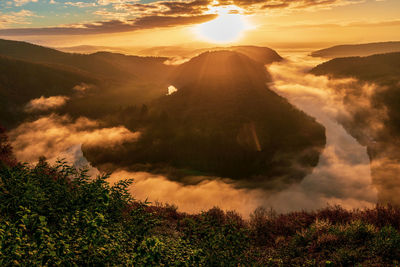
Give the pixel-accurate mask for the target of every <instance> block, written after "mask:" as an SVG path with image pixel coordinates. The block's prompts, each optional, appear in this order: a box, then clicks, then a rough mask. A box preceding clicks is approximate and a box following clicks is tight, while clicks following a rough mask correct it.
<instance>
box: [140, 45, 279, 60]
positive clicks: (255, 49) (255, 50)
mask: <svg viewBox="0 0 400 267" xmlns="http://www.w3.org/2000/svg"><path fill="white" fill-rule="evenodd" d="M223 50H229V51H235V52H239V53H242V54H244V55H246V56H248V57H249V58H251V59H253V60H255V61H258V62H261V63H263V64H271V63H273V62H277V61H281V60H282V59H283V58H282V57H281V56H280V55H279V54H278V53H277V52H276V51H274V50H272V49H271V48H268V47H262V46H253V45H247V46H228V47H221V46H218V47H207V48H199V49H191V48H187V47H185V48H182V47H174V46H163V47H152V48H148V49H143V50H140V51H139V52H138V53H139V54H143V55H153V56H159V55H164V56H168V57H176V56H179V57H182V58H191V57H195V56H197V55H199V54H202V53H204V52H207V51H223Z"/></svg>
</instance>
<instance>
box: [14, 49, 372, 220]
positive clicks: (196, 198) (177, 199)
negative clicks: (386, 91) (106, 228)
mask: <svg viewBox="0 0 400 267" xmlns="http://www.w3.org/2000/svg"><path fill="white" fill-rule="evenodd" d="M316 63H317V62H316V60H315V58H314V59H313V58H308V57H305V56H304V57H303V56H300V55H290V57H289V60H286V61H284V62H280V63H274V64H272V65H271V66H270V67H269V68H268V70H269V72H270V73H271V74H272V77H273V82H271V83H270V85H269V86H270V88H271V89H273V90H274V91H275V92H277V93H278V94H280V95H281V96H283V97H285V98H287V99H288V100H289V102H290V103H292V104H293V105H295V106H296V107H298V108H299V109H301V110H303V111H304V112H306V113H307V114H309V115H311V116H313V117H315V118H316V119H317V121H318V122H319V123H321V124H322V125H323V126H325V128H326V136H327V145H326V148H325V150H324V152H323V154H322V155H321V157H320V160H319V164H318V166H317V167H316V168H315V169H314V170H313V172H312V173H311V174H310V175H308V176H306V177H305V179H304V180H303V181H302V182H301V183H300V184H296V185H292V186H290V187H289V188H287V189H285V190H283V191H280V192H273V191H266V190H263V189H261V188H260V189H246V188H236V187H235V185H234V183H232V181H230V180H226V179H222V178H219V179H213V180H208V179H206V178H204V177H203V178H202V182H200V183H199V184H196V185H183V184H181V183H179V182H175V181H171V180H168V179H167V178H166V177H164V176H162V175H154V174H150V173H147V172H130V171H127V170H124V169H118V170H116V171H114V172H113V173H112V174H111V177H110V181H111V182H115V181H117V180H119V179H126V178H134V180H135V182H134V184H133V186H132V188H131V192H132V194H133V196H134V197H135V198H136V199H139V200H146V199H148V200H149V201H151V202H163V203H169V204H175V205H177V206H178V208H179V210H180V211H184V212H190V213H191V212H199V211H201V210H207V209H209V208H212V207H213V206H219V207H221V208H222V209H225V210H236V211H238V212H239V213H241V214H243V215H244V216H246V217H247V216H248V215H249V214H250V213H251V212H252V211H253V210H254V209H256V208H257V207H259V206H264V207H272V208H274V209H276V210H277V211H279V212H287V211H295V210H300V209H305V210H310V209H317V208H322V207H324V206H326V205H328V204H329V205H335V204H340V205H342V206H343V207H345V208H361V207H371V206H373V205H375V203H376V202H377V191H376V189H375V188H374V186H373V185H372V181H371V171H370V161H369V158H368V154H367V151H366V147H364V146H362V145H360V144H359V143H358V142H357V141H356V140H355V139H354V138H353V137H352V136H350V135H349V134H348V133H347V132H346V131H345V130H344V128H343V127H342V126H341V125H340V124H339V123H338V118H345V117H346V116H351V115H350V113H349V112H348V110H347V109H346V108H345V106H344V105H343V97H344V96H343V95H341V94H340V93H338V92H341V91H342V90H337V88H341V89H343V88H346V87H351V86H355V85H356V84H357V81H355V80H354V79H340V80H332V79H328V78H327V77H325V76H319V77H317V76H314V75H311V74H306V72H307V71H308V70H309V69H310V67H312V66H315V64H316ZM369 90H373V89H371V88H369ZM366 91H368V90H367V89H366ZM359 104H360V105H361V104H363V105H367V104H368V103H359ZM139 136H140V133H139V132H131V131H129V130H128V129H126V128H125V127H123V126H118V127H105V126H102V124H101V122H99V121H95V120H90V119H87V118H84V117H82V118H78V119H72V118H69V117H68V116H60V115H56V114H51V115H48V116H44V117H41V118H39V119H37V120H35V121H32V122H25V123H23V124H21V125H19V126H18V127H17V128H16V129H14V130H13V131H11V132H10V139H11V141H12V145H13V147H14V150H15V154H16V156H17V158H18V159H19V160H21V161H24V162H28V163H34V162H36V161H37V158H36V157H37V155H43V156H45V157H46V158H47V159H48V160H49V161H50V162H55V161H56V160H57V159H61V158H64V159H65V160H66V161H68V162H71V163H74V164H76V165H80V166H82V165H83V164H88V162H87V161H86V160H85V158H84V157H83V154H82V151H81V145H82V144H83V145H85V146H91V145H92V146H102V147H109V149H111V150H113V149H115V148H116V147H118V148H119V149H123V144H124V142H134V141H135V140H136V139H137V138H138V137H139ZM89 168H91V169H92V172H91V173H92V174H94V175H95V174H96V173H98V171H97V170H96V169H95V168H93V167H91V166H90V165H89Z"/></svg>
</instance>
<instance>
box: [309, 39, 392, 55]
mask: <svg viewBox="0 0 400 267" xmlns="http://www.w3.org/2000/svg"><path fill="white" fill-rule="evenodd" d="M399 51H400V42H382V43H369V44H355V45H337V46H333V47H329V48H325V49H321V50H318V51H314V52H312V53H311V55H312V56H313V57H325V58H335V57H356V56H364V57H365V56H370V55H374V54H384V53H392V52H399Z"/></svg>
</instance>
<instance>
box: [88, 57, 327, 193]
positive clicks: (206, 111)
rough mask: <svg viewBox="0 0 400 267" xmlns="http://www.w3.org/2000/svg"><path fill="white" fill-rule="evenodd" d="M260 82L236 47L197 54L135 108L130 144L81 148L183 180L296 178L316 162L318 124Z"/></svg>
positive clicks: (254, 66) (265, 182)
mask: <svg viewBox="0 0 400 267" xmlns="http://www.w3.org/2000/svg"><path fill="white" fill-rule="evenodd" d="M267 81H269V75H268V74H267V73H266V70H265V68H264V66H263V64H261V63H258V62H256V61H254V60H252V59H250V58H248V57H247V56H245V55H243V54H241V53H237V52H232V51H218V52H206V53H203V54H201V55H200V56H198V57H195V58H193V59H191V60H190V61H189V62H187V63H184V64H182V65H181V66H179V67H178V68H177V69H176V71H175V72H174V74H173V75H172V77H171V84H173V85H174V86H175V87H176V88H177V89H178V91H177V92H175V93H173V94H171V95H167V96H164V97H161V98H160V99H159V100H158V101H155V102H154V103H152V104H151V105H149V106H148V107H143V108H142V109H141V110H140V111H137V112H136V114H137V115H136V116H137V119H136V121H137V122H139V124H138V125H139V126H136V130H140V131H141V132H142V135H141V138H140V139H139V141H138V142H137V143H133V144H131V145H130V147H129V148H126V149H127V151H125V150H124V151H114V152H107V151H104V150H101V149H100V150H98V149H95V148H86V149H85V148H84V153H85V156H86V157H87V158H88V159H89V161H90V162H92V163H93V164H94V165H96V166H98V167H102V166H105V165H107V166H108V167H109V166H110V165H108V164H106V163H107V162H113V163H114V165H115V167H116V166H119V167H127V168H132V169H134V170H147V171H154V172H160V173H163V174H167V175H169V177H170V178H171V179H175V180H178V181H180V182H183V183H197V182H200V181H199V180H198V179H197V180H196V181H192V180H191V179H188V178H187V177H188V176H202V175H207V176H218V177H229V178H232V179H234V180H235V181H236V182H237V184H238V185H240V186H246V187H264V188H269V189H279V188H283V187H286V186H287V185H288V184H291V183H295V182H299V181H301V179H302V178H303V177H304V176H305V175H306V174H307V173H309V172H310V171H311V169H312V167H314V166H315V165H316V164H317V163H318V158H319V154H320V152H321V150H322V149H323V147H324V145H325V132H324V128H323V127H322V126H321V125H319V124H318V123H317V122H316V121H315V120H314V119H313V118H311V117H309V116H307V115H306V114H304V113H303V112H301V111H299V110H297V109H296V108H294V107H293V106H292V105H290V104H289V103H288V102H287V101H286V100H285V99H284V98H282V97H280V96H278V95H277V94H275V93H274V92H272V91H271V90H269V89H268V87H267V86H266V82H267ZM107 153H109V155H107ZM124 153H127V154H124ZM128 155H129V156H128ZM171 167H172V168H171Z"/></svg>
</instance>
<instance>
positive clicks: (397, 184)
mask: <svg viewBox="0 0 400 267" xmlns="http://www.w3.org/2000/svg"><path fill="white" fill-rule="evenodd" d="M311 72H312V73H314V74H316V75H325V74H326V75H329V76H331V77H335V78H343V77H353V78H356V79H358V80H359V81H360V82H359V83H356V82H355V83H354V86H353V87H351V88H346V89H341V90H340V92H338V93H340V94H343V95H344V96H345V98H344V103H345V105H346V108H347V109H348V111H349V113H350V114H351V115H352V116H351V118H342V123H343V124H344V126H345V127H346V129H347V130H348V131H349V132H350V133H351V134H352V135H353V136H355V137H356V138H357V139H358V140H359V142H361V143H362V144H364V145H366V146H367V147H368V153H369V155H370V158H371V160H372V165H371V166H372V167H371V168H372V175H373V180H374V184H375V185H376V186H377V188H378V190H379V198H380V199H379V201H380V202H382V203H392V204H396V205H400V198H399V195H398V192H399V191H398V190H400V180H399V179H398V178H397V177H398V173H399V171H400V153H399V151H398V147H399V146H400V53H390V54H382V55H373V56H369V57H353V58H337V59H333V60H331V61H328V62H326V63H323V64H321V65H319V66H317V67H315V68H314V69H313V70H312V71H311ZM371 84H372V85H371Z"/></svg>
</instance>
